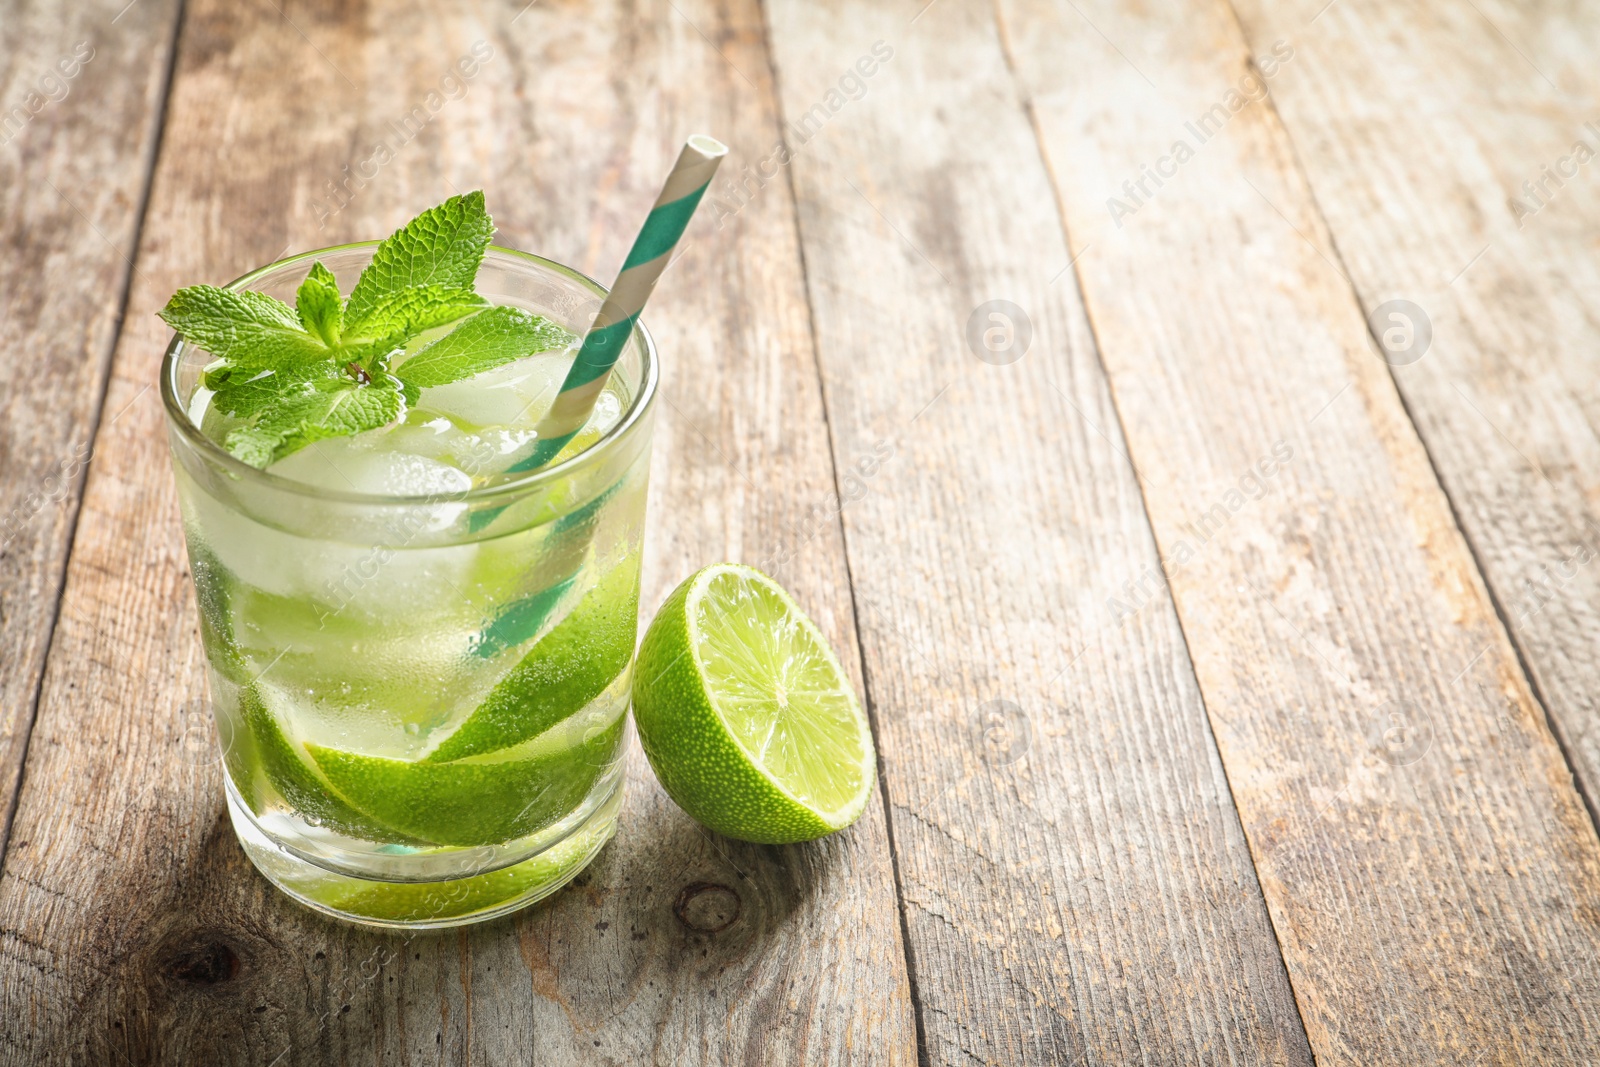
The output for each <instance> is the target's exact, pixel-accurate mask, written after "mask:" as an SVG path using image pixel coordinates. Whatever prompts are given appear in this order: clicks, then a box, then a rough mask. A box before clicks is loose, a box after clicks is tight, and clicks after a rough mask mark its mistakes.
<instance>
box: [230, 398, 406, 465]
mask: <svg viewBox="0 0 1600 1067" xmlns="http://www.w3.org/2000/svg"><path fill="white" fill-rule="evenodd" d="M400 409H401V399H400V390H399V388H398V385H397V383H396V382H394V381H393V380H392V379H389V378H383V379H378V380H374V381H372V382H370V383H367V384H362V383H360V382H357V381H355V380H354V379H351V378H343V377H334V378H323V379H318V380H315V381H312V382H308V383H303V385H302V386H301V387H300V390H299V391H298V393H295V394H283V395H280V396H279V397H278V398H277V399H276V402H275V403H274V404H273V405H272V406H271V407H270V408H268V409H266V410H264V411H262V412H260V414H259V416H258V417H257V419H256V420H255V421H254V422H252V423H251V424H250V425H248V426H241V427H239V428H237V429H235V430H232V431H231V432H229V434H228V437H227V440H226V441H225V442H224V444H225V446H226V447H227V449H228V451H229V452H231V453H233V454H234V455H235V456H237V457H239V458H240V459H242V460H243V461H244V462H246V463H248V464H250V465H251V466H252V467H259V468H265V467H268V466H271V465H272V464H273V463H276V462H277V461H278V460H280V459H282V458H283V457H285V456H287V455H289V454H291V453H294V452H298V451H299V450H300V449H302V448H304V447H306V446H307V445H309V444H311V443H312V442H314V441H320V440H322V439H324V438H328V437H350V436H353V435H355V434H358V433H362V432H364V431H366V430H376V429H377V428H378V427H380V426H384V425H386V424H388V423H390V422H393V421H394V420H395V419H396V418H397V417H399V415H400Z"/></svg>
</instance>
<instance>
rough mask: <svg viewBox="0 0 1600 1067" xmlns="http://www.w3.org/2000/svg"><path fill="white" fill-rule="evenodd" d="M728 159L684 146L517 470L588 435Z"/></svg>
mask: <svg viewBox="0 0 1600 1067" xmlns="http://www.w3.org/2000/svg"><path fill="white" fill-rule="evenodd" d="M727 154H728V146H727V145H725V144H723V143H722V142H721V141H718V140H716V139H715V138H711V137H707V136H706V135H704V134H699V133H697V134H695V135H694V136H693V137H690V138H689V140H688V141H686V142H685V143H684V146H683V151H682V152H680V153H679V154H678V162H676V163H674V164H673V166H672V173H671V174H668V175H667V180H666V184H664V185H663V186H662V187H661V195H660V196H658V197H656V204H655V207H653V208H651V209H650V216H649V217H648V218H646V219H645V220H644V228H643V229H641V230H640V231H639V236H638V237H636V238H634V241H633V250H632V251H630V252H629V253H628V258H627V259H626V260H625V261H624V262H623V264H622V271H621V273H619V274H618V275H617V280H616V282H615V283H614V284H613V285H612V286H611V293H610V295H608V296H607V297H606V299H605V303H603V304H601V305H600V313H599V314H598V315H596V316H595V319H594V324H593V325H592V326H590V327H589V332H588V333H587V334H586V335H585V336H584V338H583V347H582V348H580V349H579V350H578V358H577V359H576V360H574V361H573V364H572V369H571V370H569V371H567V378H566V381H564V382H562V384H561V392H560V394H559V395H557V396H556V400H555V403H554V404H553V405H552V406H551V408H550V411H549V413H548V414H546V415H545V417H544V418H543V419H541V420H540V421H539V425H538V428H537V429H538V435H539V439H538V442H537V443H536V444H535V445H534V449H533V454H532V455H530V456H528V457H527V458H526V459H523V460H519V461H518V462H517V463H516V464H515V465H514V466H512V467H511V470H513V471H530V470H537V469H538V468H540V467H543V466H544V465H545V464H546V463H549V462H550V461H551V460H552V459H554V458H555V457H556V455H557V454H558V453H560V451H561V450H562V449H563V448H565V447H566V445H567V442H568V441H571V440H572V438H573V437H574V436H576V435H577V433H578V431H579V430H581V429H583V424H584V423H585V422H587V421H588V419H589V412H590V411H591V410H592V409H593V408H594V403H595V401H596V400H597V399H599V397H600V391H601V390H602V389H604V388H605V384H606V377H607V376H608V375H609V374H610V373H611V368H612V366H614V365H615V364H616V362H617V357H618V356H620V355H621V354H622V349H623V346H625V345H626V344H627V343H628V338H629V336H630V335H632V333H633V325H634V323H635V322H637V321H638V320H639V313H640V312H642V311H643V310H644V305H645V301H647V300H649V299H650V294H651V293H652V292H654V291H655V287H656V280H657V279H658V278H660V277H661V272H662V271H664V270H666V269H667V264H668V263H669V262H671V260H672V251H673V249H675V248H677V246H678V240H679V238H681V237H682V236H683V231H684V229H685V228H686V227H687V226H688V225H689V219H690V218H691V217H692V216H693V215H694V209H695V208H696V207H698V206H699V204H700V198H701V197H702V196H704V195H705V191H706V188H707V187H708V186H710V184H711V178H712V176H713V175H714V174H716V172H717V165H718V164H720V163H721V162H722V157H723V156H725V155H727Z"/></svg>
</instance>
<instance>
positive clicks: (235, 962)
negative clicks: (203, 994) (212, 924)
mask: <svg viewBox="0 0 1600 1067" xmlns="http://www.w3.org/2000/svg"><path fill="white" fill-rule="evenodd" d="M243 968H244V964H243V962H242V961H241V960H240V959H239V954H238V953H237V952H235V951H234V949H233V946H232V945H229V944H228V943H227V942H225V941H223V940H221V939H220V938H218V937H216V936H215V935H211V934H204V933H202V934H199V935H198V936H194V937H190V938H185V939H182V940H180V941H179V942H178V943H177V944H175V945H173V946H172V947H170V948H169V949H167V950H166V951H165V952H163V953H162V955H161V963H160V971H161V973H162V974H164V975H165V976H166V977H168V978H170V979H172V980H173V981H175V982H182V983H184V984H185V985H196V986H215V985H221V984H222V983H224V982H231V981H232V980H233V979H234V978H236V977H238V974H239V972H240V971H241V970H242V969H243Z"/></svg>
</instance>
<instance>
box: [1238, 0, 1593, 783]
mask: <svg viewBox="0 0 1600 1067" xmlns="http://www.w3.org/2000/svg"><path fill="white" fill-rule="evenodd" d="M1239 9H1240V13H1241V16H1242V19H1243V23H1244V28H1245V30H1246V32H1247V34H1248V35H1249V36H1250V37H1251V39H1252V40H1254V41H1260V40H1262V39H1266V38H1271V37H1281V36H1284V35H1286V34H1290V33H1294V35H1295V36H1296V37H1297V39H1298V40H1299V41H1300V42H1301V45H1300V49H1299V52H1300V57H1299V58H1298V59H1297V60H1296V62H1295V65H1294V69H1292V70H1290V71H1288V72H1286V76H1285V77H1284V78H1283V79H1282V80H1281V81H1280V82H1278V83H1276V84H1274V86H1273V95H1274V98H1275V100H1276V102H1277V106H1278V109H1279V110H1280V112H1281V113H1282V114H1283V116H1284V121H1285V124H1286V126H1287V128H1288V130H1289V133H1290V135H1291V137H1292V138H1293V141H1294V145H1295V150H1296V152H1297V153H1298V155H1299V158H1300V159H1301V161H1302V163H1303V165H1304V167H1305V169H1306V173H1307V177H1308V180H1309V183H1310V185H1311V189H1312V191H1313V193H1314V194H1315V195H1316V197H1317V202H1318V206H1319V208H1320V209H1321V211H1322V213H1323V215H1324V216H1325V217H1326V219H1327V222H1328V225H1329V227H1330V229H1331V231H1332V233H1333V235H1334V238H1335V240H1336V241H1337V244H1338V248H1339V253H1340V257H1341V259H1340V262H1341V263H1342V264H1343V265H1344V267H1345V268H1346V269H1347V270H1348V271H1349V273H1350V278H1351V282H1352V284H1353V285H1354V286H1355V289H1356V292H1357V294H1358V295H1359V297H1360V299H1361V304H1362V308H1363V310H1365V311H1366V312H1367V313H1368V314H1369V316H1370V315H1371V314H1372V313H1373V312H1374V311H1376V310H1377V309H1378V308H1379V307H1380V306H1381V305H1382V304H1383V303H1384V302H1386V301H1389V300H1394V299H1405V300H1409V301H1411V302H1412V303H1414V304H1416V305H1417V306H1419V307H1420V308H1421V309H1422V310H1423V313H1424V314H1425V315H1426V316H1427V319H1428V322H1429V326H1430V328H1431V345H1430V347H1429V349H1428V350H1427V351H1424V352H1423V353H1422V354H1421V357H1420V359H1418V360H1417V361H1415V362H1405V363H1399V364H1397V365H1396V366H1395V368H1394V372H1393V373H1394V378H1395V382H1396V384H1397V386H1398V387H1399V389H1400V393H1401V395H1402V396H1403V397H1404V398H1405V400H1406V405H1407V407H1408V409H1409V410H1410V412H1411V414H1412V416H1413V418H1414V419H1415V420H1416V423H1417V428H1418V430H1419V431H1420V432H1421V435H1422V439H1423V441H1424V442H1425V443H1426V444H1427V446H1428V452H1429V454H1430V456H1431V457H1432V458H1433V462H1434V466H1435V467H1436V468H1437V469H1438V471H1439V477H1440V479H1441V481H1442V482H1443V484H1444V486H1445V488H1446V489H1447V490H1448V491H1449V493H1450V497H1451V500H1452V501H1453V502H1454V505H1455V508H1456V512H1457V515H1458V516H1459V518H1460V521H1461V523H1462V526H1463V528H1464V529H1465V531H1466V533H1467V536H1468V539H1469V540H1470V542H1471V544H1472V546H1473V549H1474V551H1475V552H1476V554H1477V557H1478V559H1479V561H1480V563H1481V564H1482V566H1483V569H1484V573H1485V574H1486V576H1487V577H1488V579H1489V585H1490V588H1491V590H1492V591H1493V592H1494V593H1495V595H1496V598H1497V600H1498V602H1499V606H1500V609H1501V613H1502V615H1503V617H1504V619H1505V621H1506V623H1507V625H1508V626H1509V627H1510V629H1511V633H1512V636H1513V637H1514V638H1515V639H1516V641H1517V644H1518V646H1519V647H1520V649H1521V651H1522V654H1523V657H1524V659H1525V661H1526V663H1527V665H1528V667H1529V669H1530V671H1531V674H1532V678H1533V681H1534V682H1535V684H1536V688H1537V691H1538V693H1539V695H1540V696H1541V697H1542V699H1543V702H1544V704H1545V707H1546V708H1547V710H1548V711H1549V713H1550V718H1551V721H1552V723H1553V725H1554V727H1555V730H1556V734H1557V736H1558V737H1560V738H1561V739H1562V740H1563V742H1564V744H1565V747H1566V749H1567V752H1568V753H1569V755H1570V756H1571V761H1572V765H1573V770H1574V771H1575V772H1576V774H1577V778H1578V781H1579V784H1580V785H1581V786H1582V787H1583V789H1584V791H1585V793H1586V795H1587V796H1588V798H1589V802H1590V804H1589V806H1590V811H1591V813H1594V812H1595V811H1596V810H1597V804H1596V802H1597V800H1600V673H1597V670H1596V663H1595V649H1596V648H1597V647H1600V567H1597V566H1595V561H1596V559H1597V558H1600V435H1597V431H1596V429H1595V427H1596V426H1600V397H1597V395H1596V390H1595V380H1596V371H1597V368H1600V362H1597V360H1596V351H1597V342H1600V295H1597V294H1600V271H1597V268H1596V262H1595V256H1594V249H1595V247H1596V242H1597V240H1600V180H1597V179H1596V173H1597V170H1600V164H1596V163H1595V162H1593V158H1594V155H1595V153H1597V152H1600V76H1597V73H1596V70H1595V65H1594V62H1593V56H1594V51H1595V49H1596V47H1597V46H1600V32H1597V30H1596V24H1595V17H1594V11H1593V9H1587V10H1586V9H1585V8H1583V7H1582V6H1576V7H1574V6H1567V5H1557V4H1532V5H1527V6H1525V7H1515V6H1512V5H1499V4H1487V3H1485V4H1470V3H1461V2H1458V3H1451V4H1446V5H1444V6H1443V7H1441V8H1439V9H1437V10H1432V11H1429V12H1427V13H1424V12H1422V11H1419V10H1416V9H1414V8H1411V7H1409V6H1406V5H1397V6H1383V5H1374V4H1366V3H1359V2H1358V3H1355V4H1351V5H1349V6H1348V7H1345V6H1343V5H1341V6H1340V7H1338V8H1334V9H1330V10H1329V11H1328V12H1327V13H1326V14H1325V15H1324V16H1323V17H1321V18H1319V19H1318V20H1317V21H1316V23H1315V24H1314V25H1313V26H1311V27H1309V28H1308V29H1306V30H1304V31H1298V32H1296V31H1295V29H1294V28H1295V27H1298V26H1299V25H1300V24H1301V23H1302V22H1304V21H1305V19H1308V18H1310V17H1311V14H1313V13H1314V11H1311V10H1290V9H1288V8H1277V7H1273V8H1269V7H1265V6H1263V5H1260V4H1256V3H1243V4H1240V5H1239ZM1547 79H1548V80H1547ZM1580 142H1581V144H1582V147H1581V148H1579V149H1578V150H1577V151H1574V149H1575V147H1576V146H1577V145H1578V144H1579V143H1580ZM1564 172H1569V173H1567V176H1565V177H1564V176H1563V173H1564Z"/></svg>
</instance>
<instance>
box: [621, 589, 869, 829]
mask: <svg viewBox="0 0 1600 1067" xmlns="http://www.w3.org/2000/svg"><path fill="white" fill-rule="evenodd" d="M633 713H634V721H635V722H636V723H637V724H638V727H639V740H640V742H641V744H642V745H643V747H644V750H645V754H646V755H647V756H648V757H649V758H650V765H651V766H652V767H654V768H655V772H656V777H657V778H658V779H660V781H661V785H662V788H664V789H666V791H667V793H668V795H669V796H671V797H672V799H673V800H675V801H677V803H678V805H679V806H680V807H682V808H683V810H684V811H686V812H688V813H689V814H690V815H692V816H693V817H694V818H696V819H698V820H699V821H700V822H702V823H704V824H705V825H706V826H709V827H711V828H712V829H713V830H716V831H717V832H718V833H722V834H726V835H727V836H729V837H736V838H740V839H741V840H745V841H757V842H763V843H768V844H784V843H788V842H793V841H809V840H812V839H813V838H817V837H822V836H823V835H825V834H830V833H833V832H834V831H835V830H842V829H843V828H844V827H846V826H849V825H850V824H851V823H853V822H855V820H856V819H857V818H858V817H859V816H860V815H861V812H862V810H863V809H864V808H865V807H866V804H867V798H868V797H869V796H870V795H871V793H872V783H873V778H874V770H875V762H876V760H875V757H874V755H873V748H872V733H871V731H870V730H869V729H868V727H867V721H866V718H865V717H864V716H863V715H862V714H861V708H860V706H859V705H858V704H857V703H856V697H855V693H854V691H853V690H852V689H851V686H850V680H849V679H848V678H847V677H846V676H845V673H844V671H843V670H842V669H841V668H840V666H839V662H838V660H836V659H835V658H834V655H833V653H832V651H830V650H829V648H828V643H827V641H826V639H824V638H823V636H822V633H821V631H819V630H818V629H817V627H816V624H815V623H813V622H812V621H811V620H810V619H808V618H807V617H806V615H805V613H804V612H803V611H801V610H800V608H799V607H798V606H796V604H795V602H794V601H793V600H792V599H790V597H789V594H788V593H786V592H784V591H783V589H782V588H781V587H780V586H779V585H778V584H777V583H776V582H774V581H773V580H772V579H771V578H768V577H767V576H766V575H764V574H762V573H761V572H760V571H757V570H755V569H753V568H750V567H746V566H742V565H740V564H736V563H719V564H716V565H715V566H711V567H707V568H705V569H704V570H702V571H700V572H699V573H697V574H695V575H693V576H691V577H690V578H689V580H688V581H686V582H684V583H683V584H682V585H680V586H679V587H678V588H677V589H676V590H674V591H673V593H672V595H671V596H670V597H668V598H667V602H666V603H665V604H663V605H662V606H661V610H660V611H659V612H657V613H656V617H655V621H654V622H652V623H651V624H650V629H649V631H648V632H647V633H646V634H645V638H644V643H643V644H642V645H641V646H640V648H639V659H638V663H637V665H636V666H635V672H634V681H633Z"/></svg>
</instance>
